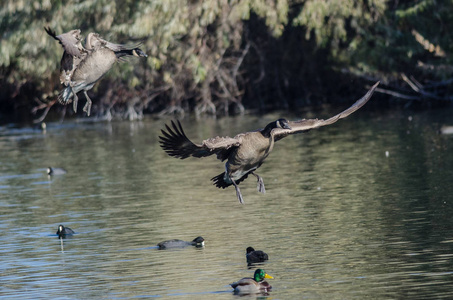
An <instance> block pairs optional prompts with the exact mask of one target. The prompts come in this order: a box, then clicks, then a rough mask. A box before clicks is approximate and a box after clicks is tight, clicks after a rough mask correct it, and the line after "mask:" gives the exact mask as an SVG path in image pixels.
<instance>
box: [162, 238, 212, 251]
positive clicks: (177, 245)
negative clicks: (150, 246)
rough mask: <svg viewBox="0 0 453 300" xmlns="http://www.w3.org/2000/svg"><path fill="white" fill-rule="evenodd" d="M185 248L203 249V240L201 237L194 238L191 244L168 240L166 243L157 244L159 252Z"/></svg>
mask: <svg viewBox="0 0 453 300" xmlns="http://www.w3.org/2000/svg"><path fill="white" fill-rule="evenodd" d="M187 246H195V247H203V246H204V238H202V237H201V236H199V237H196V238H194V239H193V241H191V242H186V241H182V240H176V239H174V240H168V241H163V242H160V243H159V244H157V247H159V249H160V250H162V249H169V248H183V247H187Z"/></svg>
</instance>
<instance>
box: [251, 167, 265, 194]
mask: <svg viewBox="0 0 453 300" xmlns="http://www.w3.org/2000/svg"><path fill="white" fill-rule="evenodd" d="M252 174H253V175H254V176H255V177H256V179H257V181H258V184H257V186H256V188H257V190H258V192H260V193H263V194H265V193H266V188H264V181H263V178H262V177H261V176H260V175H258V174H255V173H253V172H252Z"/></svg>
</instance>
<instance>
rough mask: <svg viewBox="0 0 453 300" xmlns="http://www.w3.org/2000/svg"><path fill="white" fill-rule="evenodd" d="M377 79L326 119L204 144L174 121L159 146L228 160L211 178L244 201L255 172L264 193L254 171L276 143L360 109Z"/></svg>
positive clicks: (279, 124) (282, 122)
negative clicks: (243, 190)
mask: <svg viewBox="0 0 453 300" xmlns="http://www.w3.org/2000/svg"><path fill="white" fill-rule="evenodd" d="M378 84H379V82H377V83H376V84H375V85H373V87H372V88H371V89H370V90H369V91H368V92H367V93H366V94H365V96H363V97H362V98H361V99H359V100H357V101H356V102H355V103H354V104H353V105H352V106H351V107H349V108H348V109H346V110H345V111H343V112H341V113H339V114H337V115H335V116H333V117H331V118H329V119H327V120H323V119H302V120H298V121H287V120H286V119H278V120H276V121H274V122H271V123H269V124H268V125H267V126H266V127H265V128H264V129H261V130H257V131H252V132H246V133H240V134H238V135H236V136H235V137H234V138H231V137H215V138H210V139H207V140H204V141H203V142H202V143H201V144H194V143H193V142H192V141H190V140H189V139H188V138H187V136H186V134H185V133H184V130H183V129H182V126H181V123H180V122H179V121H177V124H176V123H175V122H173V121H172V122H171V124H172V127H171V128H170V127H169V126H168V125H165V127H166V131H165V130H161V131H162V136H159V138H160V141H159V142H160V146H161V147H162V148H163V149H164V150H165V152H167V154H168V155H170V156H174V157H176V158H180V159H185V158H187V157H189V156H193V157H205V156H210V155H213V154H216V155H217V158H218V159H219V160H221V161H225V160H226V161H227V162H226V163H225V172H224V173H222V174H220V175H218V176H215V177H213V178H212V179H211V180H212V181H213V182H214V185H215V186H217V187H218V188H223V189H224V188H226V187H228V186H230V185H233V186H234V187H235V189H236V195H237V197H238V199H239V202H240V203H244V199H243V197H242V194H241V191H240V189H239V186H238V185H239V183H241V182H242V181H243V180H244V179H246V178H247V176H248V175H249V174H252V175H253V176H255V177H256V178H257V181H258V185H257V188H258V191H259V192H261V193H265V192H266V190H265V188H264V182H263V179H262V178H261V176H259V175H258V174H256V173H255V170H256V169H258V168H259V167H260V166H261V165H262V163H263V162H264V160H265V159H266V158H267V156H268V155H269V153H270V152H271V151H272V149H273V147H274V142H276V141H279V140H281V139H282V138H284V137H286V136H288V135H290V134H295V133H302V132H307V131H309V130H311V129H314V128H318V127H322V126H326V125H331V124H333V123H335V122H337V121H338V120H340V119H343V118H346V117H347V116H349V115H350V114H352V113H353V112H355V111H356V110H358V109H359V108H361V107H362V106H363V105H364V104H365V103H366V102H367V101H368V100H369V99H370V98H371V96H372V95H373V92H374V90H375V89H376V87H377V86H378Z"/></svg>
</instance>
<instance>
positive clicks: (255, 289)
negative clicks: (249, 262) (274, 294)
mask: <svg viewBox="0 0 453 300" xmlns="http://www.w3.org/2000/svg"><path fill="white" fill-rule="evenodd" d="M264 278H270V279H274V277H272V276H270V275H268V274H267V273H266V272H265V271H264V270H263V269H257V270H256V271H255V274H254V275H253V278H250V277H246V278H242V279H241V280H239V281H237V282H233V283H232V284H230V285H231V287H232V288H233V289H234V292H235V293H236V294H258V293H267V292H269V291H270V290H271V289H272V286H271V285H270V284H269V283H268V282H267V281H264Z"/></svg>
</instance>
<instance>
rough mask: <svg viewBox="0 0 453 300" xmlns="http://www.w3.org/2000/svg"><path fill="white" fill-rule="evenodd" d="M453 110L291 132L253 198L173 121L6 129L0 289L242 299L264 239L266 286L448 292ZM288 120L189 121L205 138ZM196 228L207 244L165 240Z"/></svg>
mask: <svg viewBox="0 0 453 300" xmlns="http://www.w3.org/2000/svg"><path fill="white" fill-rule="evenodd" d="M452 114H453V111H452V110H450V111H429V112H423V113H412V114H410V115H409V113H407V112H398V113H392V112H383V113H379V114H377V113H372V112H370V111H367V110H366V109H364V110H361V111H359V112H357V113H356V114H354V115H352V116H350V117H349V118H347V119H345V120H342V121H340V122H338V123H336V124H334V125H332V126H329V127H325V128H322V129H319V130H314V131H311V132H309V133H307V134H301V135H296V136H291V137H288V138H286V139H284V140H282V141H280V142H278V143H277V144H276V147H275V148H274V151H273V153H272V154H271V155H270V157H269V158H268V159H267V160H266V162H265V164H264V165H263V166H262V167H261V168H260V169H259V172H258V173H259V174H260V175H262V177H263V178H264V181H265V184H266V190H267V193H266V194H264V195H262V194H260V193H258V192H257V191H256V181H255V180H254V178H253V177H252V178H249V179H248V180H246V181H244V182H243V183H241V190H242V192H243V195H244V199H245V202H246V204H245V205H240V204H239V203H238V201H237V198H236V195H235V191H234V189H233V188H228V189H226V190H221V189H217V188H215V187H214V186H212V185H211V182H210V178H211V177H213V176H215V175H217V174H219V173H221V172H223V164H221V163H220V162H219V161H217V160H216V159H215V158H214V157H209V158H205V159H195V158H190V159H186V160H178V159H174V158H171V157H169V156H167V155H166V154H165V153H164V152H163V151H162V150H161V149H160V147H159V145H158V139H157V136H158V134H159V131H160V129H161V128H162V126H163V124H164V122H166V121H167V122H168V120H145V121H142V122H132V123H129V122H112V123H77V122H72V121H65V122H64V123H50V124H48V126H47V132H46V133H42V132H40V131H38V130H32V129H29V128H17V127H14V126H4V127H0V149H1V157H0V257H1V258H0V261H1V264H0V272H1V276H0V297H1V298H5V299H6V298H7V299H27V298H28V299H37V298H46V299H51V298H62V299H99V298H109V299H124V298H154V297H162V298H175V299H178V298H182V299H235V298H236V297H237V296H235V295H233V294H232V292H231V290H232V289H231V288H230V286H229V283H231V282H233V281H236V280H238V279H240V278H242V277H246V276H251V275H252V274H253V271H254V269H255V268H256V266H255V267H248V266H247V264H246V260H245V249H246V247H247V246H253V247H255V248H256V249H261V250H264V251H266V252H267V253H268V254H269V258H270V259H269V261H268V262H266V263H264V264H262V265H261V267H262V268H264V269H265V270H266V271H267V273H269V274H270V275H272V276H274V277H275V279H273V280H269V281H270V283H271V284H272V286H273V290H272V292H271V293H270V296H269V299H428V298H431V299H432V298H436V299H447V298H448V299H451V298H452V297H453V283H452V282H453V219H452V213H453V202H452V200H453V197H452V194H453V184H452V182H453V155H452V153H453V136H448V135H439V134H438V129H439V128H440V126H441V125H453V119H452V118H451V115H452ZM316 116H323V115H322V114H319V113H318V114H317V115H316ZM326 116H328V115H326ZM277 117H279V115H278V114H274V115H266V116H261V117H237V118H227V119H221V120H203V121H198V122H197V121H194V120H189V119H186V120H184V121H183V125H184V127H185V128H186V133H187V134H188V136H189V137H191V138H192V139H193V140H194V141H201V140H202V139H204V138H208V137H211V136H215V135H230V136H232V135H234V134H236V133H239V132H241V131H247V130H253V129H256V128H257V127H261V126H264V125H266V124H267V122H269V121H271V120H273V119H276V118H277ZM308 117H314V115H313V116H312V115H308ZM386 151H388V157H387V156H386V155H385V153H386ZM48 166H53V167H63V168H65V169H66V170H67V171H68V173H67V174H65V175H62V176H54V177H52V178H49V177H48V176H47V175H46V168H47V167H48ZM59 224H64V225H65V226H69V227H71V228H72V229H73V230H74V231H76V235H75V236H73V237H72V238H67V239H65V240H59V239H58V238H57V236H56V235H55V232H56V230H57V227H58V225H59ZM199 235H201V236H203V237H204V238H205V240H206V245H205V247H204V248H193V247H191V248H186V249H176V250H166V251H161V250H157V249H156V244H157V243H158V242H160V241H163V240H166V239H172V238H178V239H184V240H192V239H193V238H195V237H196V236H199Z"/></svg>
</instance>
